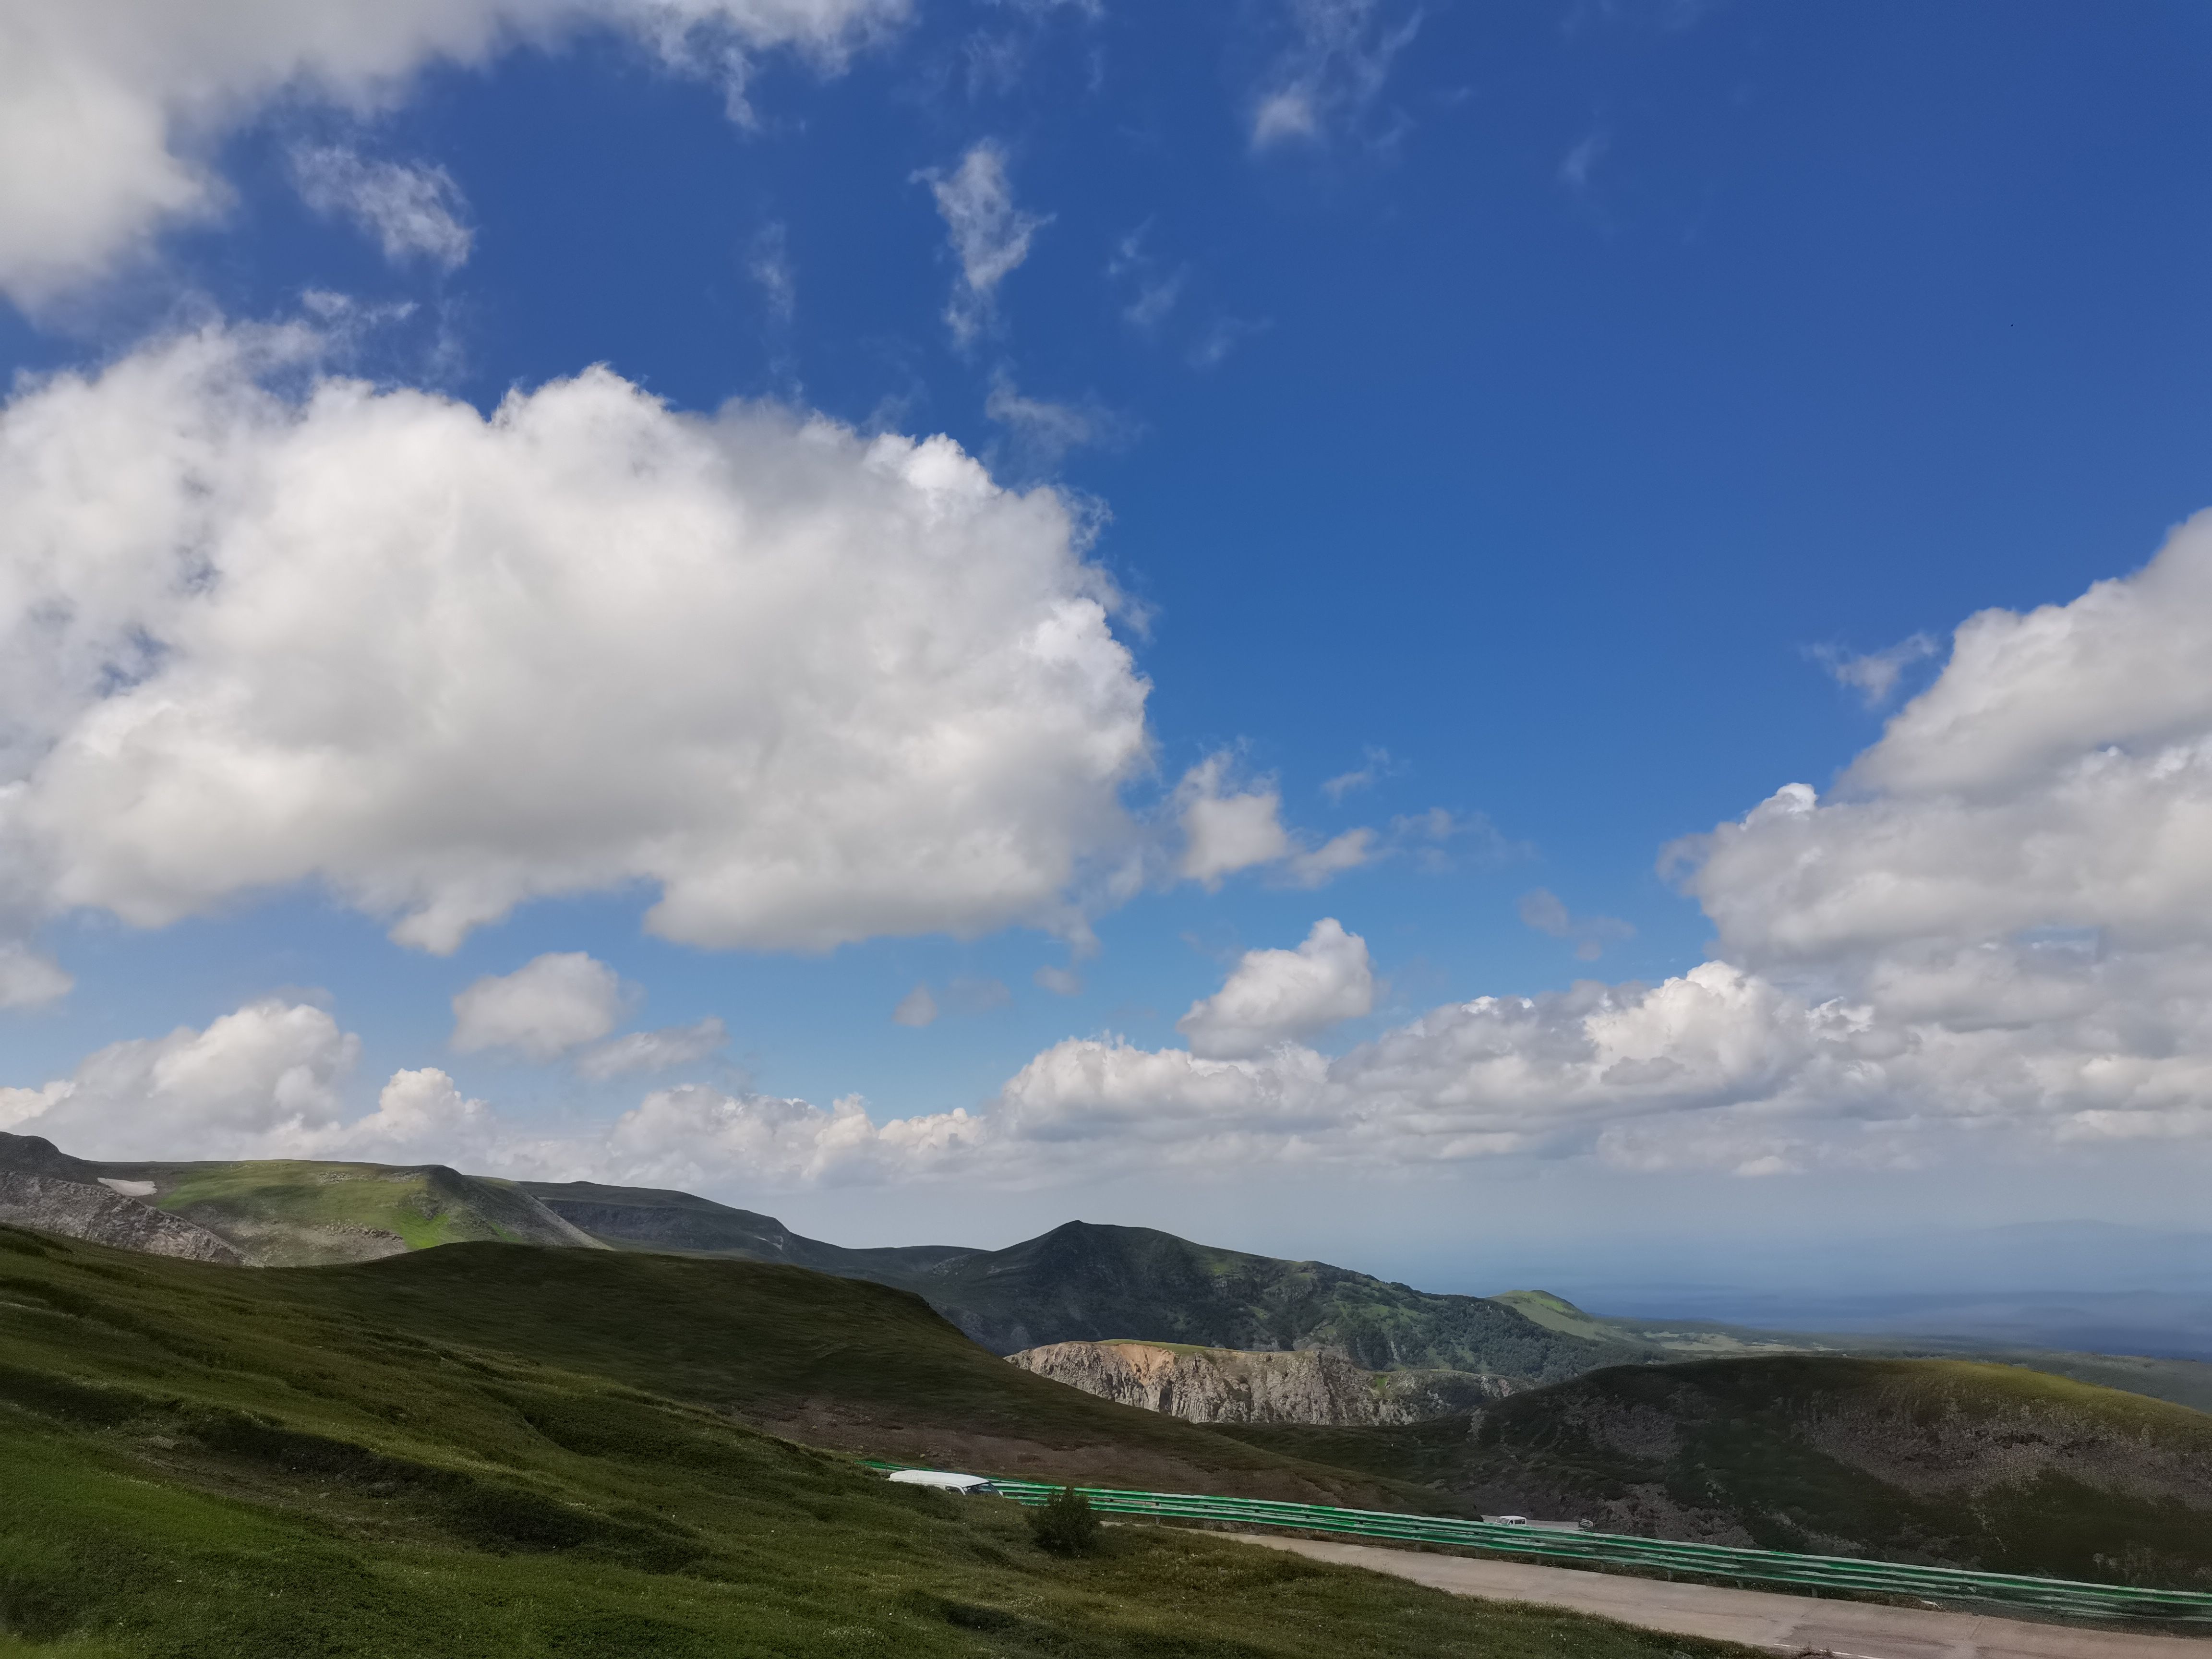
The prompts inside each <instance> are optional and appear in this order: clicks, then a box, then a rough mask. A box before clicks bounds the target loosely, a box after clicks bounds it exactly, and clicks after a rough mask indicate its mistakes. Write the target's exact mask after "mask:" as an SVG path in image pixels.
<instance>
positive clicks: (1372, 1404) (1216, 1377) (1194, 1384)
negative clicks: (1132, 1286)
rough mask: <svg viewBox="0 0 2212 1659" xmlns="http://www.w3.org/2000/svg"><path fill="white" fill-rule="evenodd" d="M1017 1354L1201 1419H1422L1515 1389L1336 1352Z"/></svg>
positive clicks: (1130, 1400)
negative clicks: (1356, 1360) (1369, 1364)
mask: <svg viewBox="0 0 2212 1659" xmlns="http://www.w3.org/2000/svg"><path fill="white" fill-rule="evenodd" d="M1008 1358H1009V1359H1010V1361H1011V1363H1012V1364H1017V1365H1019V1366H1020V1367H1021V1368H1022V1369H1023V1370H1027V1371H1035V1372H1036V1374H1037V1375H1038V1376H1048V1377H1050V1378H1051V1379H1052V1380H1053V1381H1054V1382H1055V1383H1066V1384H1067V1385H1068V1386H1069V1387H1070V1388H1075V1389H1082V1390H1083V1391H1084V1392H1085V1394H1095V1395H1100V1396H1101V1397H1103V1398H1104V1399H1107V1400H1114V1401H1120V1402H1121V1404H1122V1405H1125V1406H1141V1407H1144V1408H1145V1409H1146V1411H1153V1412H1161V1413H1165V1414H1166V1415H1168V1416H1170V1417H1180V1418H1183V1419H1186V1420H1188V1421H1189V1422H1193V1423H1322V1424H1331V1425H1376V1424H1398V1423H1418V1422H1419V1421H1421V1420H1422V1419H1425V1418H1431V1417H1443V1416H1447V1415H1449V1413H1453V1412H1461V1411H1465V1410H1467V1409H1468V1407H1472V1406H1474V1405H1477V1404H1479V1403H1480V1402H1481V1401H1485V1400H1497V1399H1500V1398H1502V1397H1503V1396H1504V1395H1508V1394H1510V1393H1511V1392H1512V1391H1513V1385H1512V1383H1510V1382H1508V1381H1507V1380H1506V1379H1505V1378H1504V1377H1498V1376H1477V1375H1475V1374H1474V1373H1473V1372H1470V1371H1444V1370H1404V1371H1370V1370H1362V1369H1361V1368H1360V1367H1358V1365H1355V1364H1352V1362H1351V1361H1350V1360H1349V1359H1346V1358H1344V1357H1343V1356H1342V1355H1341V1354H1336V1353H1331V1352H1327V1351H1326V1350H1307V1351H1305V1352H1298V1353H1262V1352H1245V1351H1243V1350H1240V1349H1235V1348H1194V1347H1186V1346H1182V1345H1180V1344H1170V1343H1152V1342H1055V1343H1053V1344H1052V1345H1051V1346H1048V1347H1042V1348H1030V1349H1027V1350H1025V1351H1024V1352H1021V1353H1017V1354H1012V1355H1010V1356H1008Z"/></svg>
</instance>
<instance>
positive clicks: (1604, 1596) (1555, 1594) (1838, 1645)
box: [1233, 1533, 2212, 1659]
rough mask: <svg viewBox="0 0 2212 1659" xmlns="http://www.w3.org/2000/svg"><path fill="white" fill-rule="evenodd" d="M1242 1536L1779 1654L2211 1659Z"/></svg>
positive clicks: (1451, 1558) (2211, 1644)
mask: <svg viewBox="0 0 2212 1659" xmlns="http://www.w3.org/2000/svg"><path fill="white" fill-rule="evenodd" d="M1233 1535H1234V1536H1236V1537H1238V1538H1241V1539H1243V1541H1245V1542H1246V1543H1248V1544H1264V1545H1266V1546H1267V1547H1268V1548H1270V1549H1279V1550H1290V1551H1291V1552H1293V1553H1297V1554H1299V1555H1310V1556H1312V1557H1314V1558H1315V1559H1317V1560H1322V1561H1338V1562H1341V1563H1343V1564H1344V1565H1346V1566H1352V1567H1370V1568H1372V1569H1374V1570H1375V1571H1377V1572H1389V1573H1395V1574H1396V1575H1397V1576H1398V1577H1401V1578H1410V1579H1412V1580H1413V1582H1414V1583H1417V1584H1427V1585H1429V1586H1430V1587H1431V1588H1432V1589H1441V1590H1449V1591H1451V1592H1452V1593H1453V1594H1454V1595H1486V1596H1490V1597H1492V1598H1493V1599H1495V1600H1497V1601H1540V1602H1543V1603H1545V1604H1547V1605H1548V1606H1551V1607H1571V1608H1573V1609H1574V1610H1575V1611H1576V1612H1577V1613H1598V1614H1601V1615H1602V1616H1603V1617H1605V1618H1607V1619H1618V1620H1620V1622H1621V1623H1623V1624H1625V1625H1641V1626H1644V1628H1645V1629H1646V1630H1663V1631H1667V1632H1671V1633H1673V1634H1674V1635H1677V1636H1706V1637H1711V1638H1714V1639H1716V1640H1718V1641H1723V1642H1741V1643H1743V1644H1745V1645H1747V1646H1748V1647H1755V1648H1774V1649H1779V1650H1781V1651H1783V1652H1784V1653H1792V1654H1798V1653H1808V1652H1810V1653H1829V1654H1834V1655H1835V1656H1837V1659H2212V1640H2207V1639H2203V1638H2193V1637H2181V1636H2143V1635H2137V1634H2135V1633H2132V1632H2124V1631H2105V1630H2083V1629H2081V1628H2080V1627H2079V1626H2072V1625H2035V1624H2028V1623H2026V1622H2024V1621H2022V1620H2016V1619H1988V1618H1984V1617H1982V1616H1981V1615H1979V1614H1978V1613H1937V1612H1935V1611H1933V1610H1932V1609H1931V1610H1928V1611H1922V1610H1920V1609H1918V1608H1914V1607H1881V1606H1877V1605H1875V1604H1874V1603H1872V1602H1867V1601H1820V1600H1815V1599H1814V1598H1813V1597H1811V1596H1805V1595H1775V1594H1773V1593H1772V1592H1771V1591H1767V1590H1737V1589H1717V1588H1715V1587H1713V1586H1711V1585H1707V1584H1670V1583H1667V1582H1666V1581H1664V1580H1663V1579H1652V1578H1627V1577H1620V1576H1618V1575H1615V1574H1612V1573H1602V1572H1581V1571H1576V1570H1575V1569H1573V1568H1571V1567H1538V1566H1528V1565H1523V1564H1522V1563H1521V1562H1518V1561H1477V1560H1474V1559H1470V1558H1468V1557H1467V1556H1462V1555H1425V1554H1422V1553H1419V1552H1417V1551H1413V1550H1394V1549H1384V1548H1380V1547H1376V1546H1375V1545H1372V1544H1336V1543H1323V1542H1322V1541H1319V1540H1316V1539H1307V1538H1273V1537H1264V1536H1262V1535H1261V1534H1258V1533H1237V1534H1233Z"/></svg>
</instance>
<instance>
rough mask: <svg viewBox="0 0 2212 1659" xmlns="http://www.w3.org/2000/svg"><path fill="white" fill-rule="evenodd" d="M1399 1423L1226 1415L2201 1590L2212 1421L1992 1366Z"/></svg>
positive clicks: (1754, 1379) (1571, 1486)
mask: <svg viewBox="0 0 2212 1659" xmlns="http://www.w3.org/2000/svg"><path fill="white" fill-rule="evenodd" d="M1468 1427H1469V1419H1468V1418H1466V1417H1458V1418H1447V1419H1437V1420H1436V1421H1433V1422H1430V1423H1421V1424H1415V1425H1411V1426H1410V1427H1407V1428H1402V1429H1309V1428H1285V1427H1273V1426H1271V1427H1265V1428H1258V1427H1246V1426H1243V1425H1237V1426H1233V1427H1230V1426H1225V1427H1224V1428H1222V1429H1221V1430H1219V1432H1225V1433H1230V1434H1233V1435H1235V1436H1237V1437H1238V1438H1241V1439H1246V1440H1249V1441H1251V1442H1252V1443H1255V1444H1257V1445H1265V1446H1268V1447H1271V1448H1273V1449H1276V1450H1279V1451H1283V1452H1285V1453H1289V1454H1291V1455H1299V1456H1304V1457H1310V1458H1315V1459H1326V1460H1328V1461H1332V1462H1340V1463H1344V1464H1346V1465H1348V1466H1351V1467H1356V1468H1365V1469H1368V1470H1369V1471H1370V1473H1373V1474H1376V1475H1377V1476H1378V1477H1388V1478H1390V1479H1393V1480H1410V1481H1415V1482H1419V1483H1422V1484H1425V1485H1428V1486H1431V1488H1432V1489H1433V1490H1436V1491H1437V1492H1439V1493H1448V1494H1452V1495H1455V1496H1456V1497H1458V1498H1460V1499H1461V1500H1462V1501H1463V1502H1468V1503H1471V1504H1475V1505H1476V1506H1478V1507H1481V1508H1485V1509H1490V1510H1516V1511H1518V1512H1520V1513H1522V1514H1529V1515H1541V1516H1589V1517H1590V1518H1592V1519H1593V1520H1595V1522H1597V1524H1598V1525H1599V1527H1601V1528H1603V1529H1604V1530H1607V1531H1613V1532H1635V1533H1646V1534H1655V1535H1656V1536H1660V1537H1668V1538H1684V1539H1692V1540H1700V1541H1710V1542H1715V1543H1735V1544H1748V1545H1753V1546H1756V1547H1762V1548H1767V1549H1785V1550H1811V1551H1814V1552H1817V1553H1827V1554H1863V1555H1869V1556H1875V1557H1880V1558H1881V1559H1887V1560H1897V1561H1922V1562H1934V1563H1941V1564H1945V1565H1955V1566H1963V1567H1978V1568H1982V1569H1984V1570H1988V1571H2004V1572H2026V1573H2039V1574H2044V1575H2047V1576H2051V1577H2065V1578H2082V1579H2090V1580H2100V1581H2104V1582H2107V1583H2136V1584H2149V1585H2163V1586H2167V1587H2171V1588H2174V1589H2205V1588H2208V1587H2212V1417H2207V1416H2206V1415H2205V1414H2203V1413H2200V1412H2195V1411H2191V1410H2189V1409H2188V1408H2186V1407H2180V1406H2175V1405H2171V1404H2168V1403H2166V1402H2165V1401H2155V1400H2148V1399H2145V1398H2142V1396H2139V1395H2131V1394H2123V1393H2121V1392H2119V1391H2118V1390H2116V1389H2102V1388H2097V1387H2094V1386H2092V1385H2090V1384H2087V1383H2075V1382H2072V1381H2069V1380H2068V1379H2065V1378H2063V1377H2056V1376H2046V1375H2044V1374H2042V1373H2040V1372H2036V1371H2031V1370H2021V1369H2018V1368H2015V1367H2012V1366H2005V1365H1990V1364H1972V1363H1968V1362H1965V1361H1960V1360H1940V1359H1863V1358H1846V1357H1842V1356H1825V1355H1822V1356H1811V1355H1798V1356H1791V1357H1788V1358H1744V1359H1712V1360H1699V1361H1694V1362H1691V1363H1687V1364H1672V1365H1658V1366H1638V1367H1622V1368H1620V1369H1616V1370H1606V1371H1600V1372H1596V1373H1595V1374H1593V1375H1591V1376H1585V1377H1577V1378H1575V1379H1574V1380H1572V1381H1571V1382H1568V1383H1559V1384H1556V1385H1554V1386H1553V1387H1551V1388H1548V1389H1536V1390H1533V1391H1531V1392H1529V1393H1527V1394H1522V1395H1514V1396H1513V1397H1512V1398H1510V1399H1508V1400H1505V1401H1500V1402H1499V1403H1498V1404H1497V1405H1496V1406H1493V1407H1489V1408H1487V1409H1486V1411H1485V1412H1484V1413H1482V1414H1481V1416H1480V1420H1479V1422H1478V1423H1476V1425H1475V1432H1474V1433H1473V1434H1472V1435H1470V1434H1469V1432H1468Z"/></svg>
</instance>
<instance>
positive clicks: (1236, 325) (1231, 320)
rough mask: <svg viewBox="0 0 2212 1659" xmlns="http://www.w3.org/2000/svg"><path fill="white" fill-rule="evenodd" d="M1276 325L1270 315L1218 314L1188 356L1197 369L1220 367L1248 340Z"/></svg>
mask: <svg viewBox="0 0 2212 1659" xmlns="http://www.w3.org/2000/svg"><path fill="white" fill-rule="evenodd" d="M1273 326H1274V324H1273V321H1271V320H1270V319H1267V318H1264V317H1263V318H1260V319H1256V320H1253V319H1246V318H1243V317H1217V318H1215V319H1213V321H1212V322H1211V323H1208V324H1207V325H1206V331H1205V332H1204V333H1202V334H1200V336H1199V337H1198V339H1197V342H1196V343H1194V345H1193V346H1192V347H1191V349H1190V352H1189V356H1188V358H1187V359H1186V361H1188V362H1189V364H1190V366H1191V367H1192V368H1219V367H1220V365H1221V364H1222V363H1223V362H1225V360H1226V359H1227V358H1228V356H1229V354H1230V353H1231V352H1232V351H1234V350H1236V349H1237V347H1238V346H1239V345H1242V344H1243V343H1244V342H1245V341H1247V340H1250V339H1256V338H1257V337H1259V336H1261V335H1262V334H1265V333H1266V332H1267V331H1268V330H1269V329H1271V328H1273Z"/></svg>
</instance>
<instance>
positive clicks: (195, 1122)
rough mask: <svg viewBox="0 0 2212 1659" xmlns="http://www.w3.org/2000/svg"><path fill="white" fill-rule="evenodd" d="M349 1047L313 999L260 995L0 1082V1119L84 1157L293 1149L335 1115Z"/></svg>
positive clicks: (353, 1047) (357, 1045)
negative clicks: (50, 1072)
mask: <svg viewBox="0 0 2212 1659" xmlns="http://www.w3.org/2000/svg"><path fill="white" fill-rule="evenodd" d="M360 1052H361V1042H360V1039H359V1038H357V1037H356V1036H352V1035H351V1034H350V1033H349V1032H345V1031H343V1030H340V1029H339V1028H338V1024H337V1021H336V1020H335V1019H333V1018H331V1015H330V1014H329V1013H328V1012H325V1011H324V1010H323V1009H320V1008H317V1007H313V1006H307V1005H304V1004H288V1003H284V1002H281V1001H276V1000H268V1001H262V1002H255V1003H249V1004H248V1005H247V1006H245V1007H243V1008H240V1010H238V1012H235V1013H231V1014H225V1015H224V1016H223V1017H222V1018H220V1019H217V1020H216V1021H214V1022H213V1023H212V1024H210V1025H209V1026H208V1027H207V1028H206V1029H205V1030H199V1031H195V1030H191V1028H190V1027H186V1026H180V1027H179V1028H178V1029H177V1030H174V1031H172V1032H171V1033H169V1035H168V1036H164V1037H149V1038H141V1039H137V1040H135V1041H132V1042H117V1043H113V1044H111V1045H110V1046H109V1047H107V1048H102V1049H101V1050H100V1051H99V1052H98V1053H97V1054H93V1055H91V1056H89V1057H88V1058H87V1059H86V1060H85V1061H84V1062H83V1063H82V1065H80V1066H78V1067H77V1068H76V1072H75V1073H72V1074H71V1075H70V1076H69V1077H67V1078H61V1079H55V1080H54V1081H52V1082H50V1083H48V1084H46V1085H45V1086H44V1087H41V1088H20V1087H18V1088H0V1129H9V1130H16V1131H20V1132H22V1133H37V1134H42V1135H45V1136H46V1137H48V1138H49V1139H53V1140H56V1141H58V1142H59V1143H60V1144H61V1145H62V1146H64V1147H66V1148H67V1149H68V1150H69V1151H70V1152H76V1153H77V1154H79V1155H81V1156H84V1157H90V1158H161V1157H164V1156H167V1157H178V1156H191V1155H194V1154H198V1155H203V1156H205V1155H214V1156H222V1155H224V1154H226V1153H227V1154H229V1155H232V1156H238V1155H241V1154H243V1155H249V1156H250V1155H252V1154H253V1153H256V1152H258V1153H263V1154H264V1155H265V1154H266V1153H268V1152H271V1151H273V1150H275V1149H276V1148H277V1147H280V1146H282V1147H289V1148H291V1149H293V1150H295V1151H296V1150H299V1149H301V1147H302V1146H305V1145H306V1144H307V1143H309V1142H311V1141H313V1139H314V1138H315V1136H316V1134H317V1133H318V1132H322V1131H327V1130H329V1129H330V1128H331V1127H334V1126H335V1125H337V1123H338V1121H340V1118H341V1115H342V1113H343V1093H342V1091H343V1085H344V1083H345V1080H346V1079H347V1077H348V1075H349V1073H351V1072H352V1070H353V1066H354V1062H355V1060H356V1059H357V1057H358V1056H359V1054H360Z"/></svg>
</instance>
